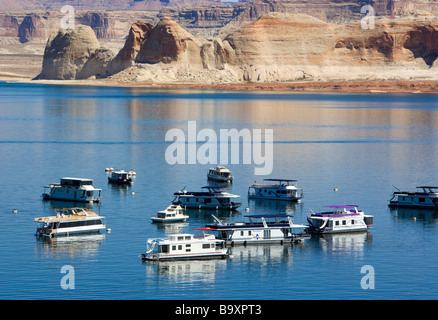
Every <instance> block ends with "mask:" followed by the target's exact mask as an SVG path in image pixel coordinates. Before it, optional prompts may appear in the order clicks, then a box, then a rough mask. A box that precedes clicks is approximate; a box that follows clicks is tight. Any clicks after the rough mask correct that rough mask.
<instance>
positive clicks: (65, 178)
mask: <svg viewBox="0 0 438 320" xmlns="http://www.w3.org/2000/svg"><path fill="white" fill-rule="evenodd" d="M60 179H62V180H77V181H93V179H87V178H71V177H62V178H60Z"/></svg>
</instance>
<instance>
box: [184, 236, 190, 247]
mask: <svg viewBox="0 0 438 320" xmlns="http://www.w3.org/2000/svg"><path fill="white" fill-rule="evenodd" d="M190 239H191V237H190V236H186V238H185V240H190ZM188 246H190V245H189V244H188Z"/></svg>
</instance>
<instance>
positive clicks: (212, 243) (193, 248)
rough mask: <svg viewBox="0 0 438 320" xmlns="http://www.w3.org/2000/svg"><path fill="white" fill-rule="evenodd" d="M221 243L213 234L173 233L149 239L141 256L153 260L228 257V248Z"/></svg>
mask: <svg viewBox="0 0 438 320" xmlns="http://www.w3.org/2000/svg"><path fill="white" fill-rule="evenodd" d="M221 243H222V241H220V240H217V239H215V237H214V235H211V234H205V233H203V234H200V235H193V234H188V233H180V234H172V235H169V236H168V237H167V238H164V239H159V238H153V239H152V238H151V239H148V240H147V249H146V252H145V253H143V254H141V258H142V259H143V260H152V261H165V260H192V259H223V258H227V257H228V256H229V254H228V249H227V248H223V246H222V245H221Z"/></svg>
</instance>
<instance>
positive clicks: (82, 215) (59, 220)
mask: <svg viewBox="0 0 438 320" xmlns="http://www.w3.org/2000/svg"><path fill="white" fill-rule="evenodd" d="M54 211H55V215H53V216H48V217H40V218H35V222H36V223H37V231H36V235H37V236H47V237H57V236H69V235H73V234H84V233H99V232H101V231H103V230H105V229H106V226H105V224H104V223H103V219H104V217H102V216H99V215H98V214H96V213H95V212H93V211H90V210H86V209H84V208H64V209H56V210H54Z"/></svg>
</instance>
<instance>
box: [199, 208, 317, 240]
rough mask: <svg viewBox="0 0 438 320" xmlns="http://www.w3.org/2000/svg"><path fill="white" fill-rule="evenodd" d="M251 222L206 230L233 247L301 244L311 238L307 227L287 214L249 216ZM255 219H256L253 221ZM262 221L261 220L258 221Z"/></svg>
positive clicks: (209, 226) (210, 225)
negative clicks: (297, 222) (293, 220)
mask: <svg viewBox="0 0 438 320" xmlns="http://www.w3.org/2000/svg"><path fill="white" fill-rule="evenodd" d="M245 217H247V218H249V222H235V223H222V221H221V220H219V219H218V218H217V217H215V216H213V218H214V219H215V220H216V222H217V223H215V224H207V225H206V226H205V228H206V230H210V231H215V232H217V239H220V240H223V241H225V244H231V245H238V244H243V245H247V244H248V245H249V244H271V243H280V244H283V243H286V242H299V241H303V240H305V239H308V238H310V234H309V233H307V232H306V229H307V228H308V226H307V225H302V224H294V223H293V222H292V219H291V216H290V215H287V214H276V215H272V214H271V215H269V214H268V215H247V216H245ZM253 219H256V220H255V221H253ZM257 219H260V220H257Z"/></svg>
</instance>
